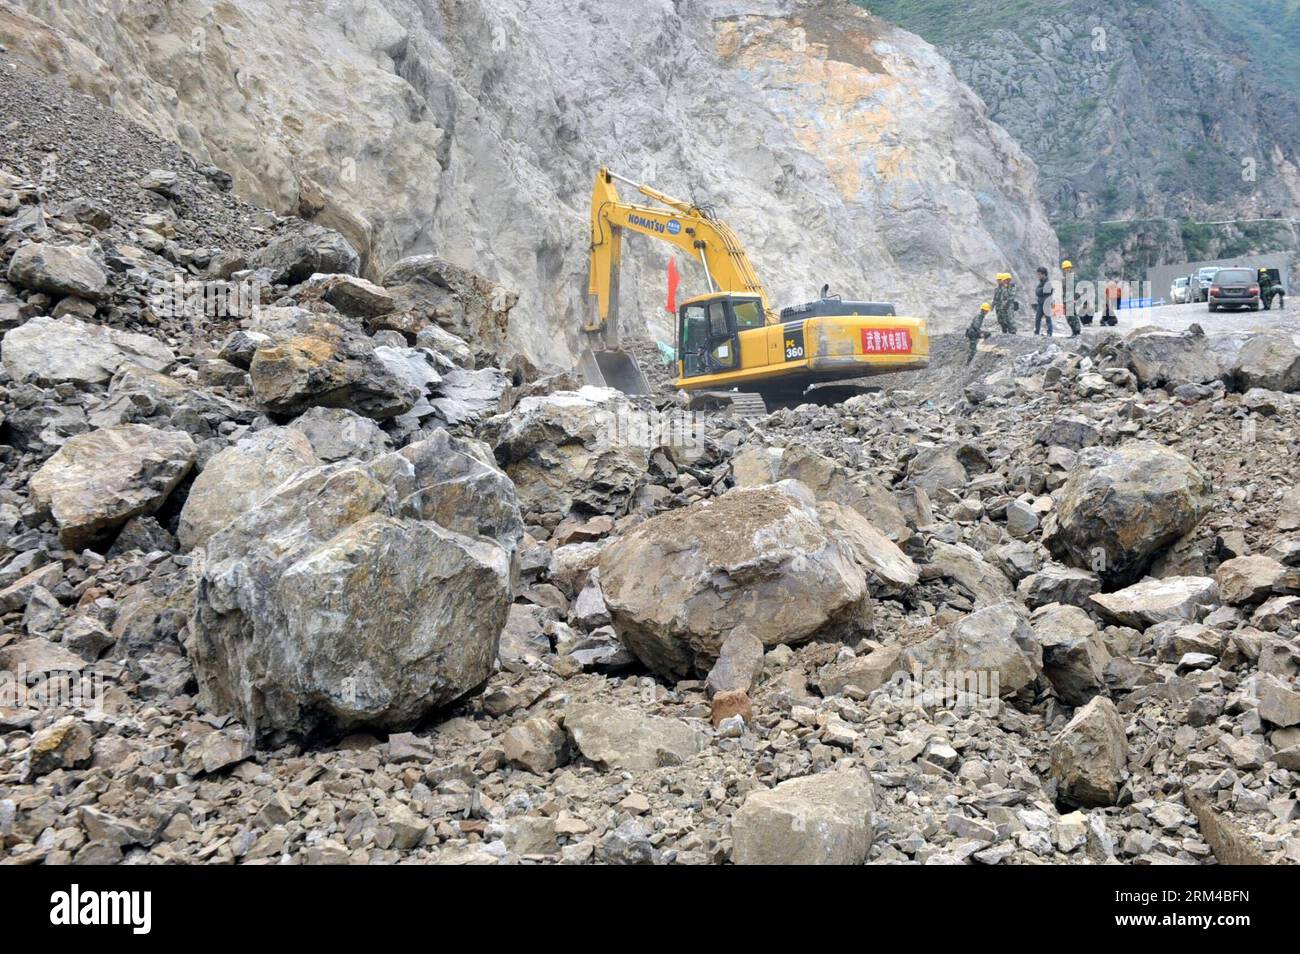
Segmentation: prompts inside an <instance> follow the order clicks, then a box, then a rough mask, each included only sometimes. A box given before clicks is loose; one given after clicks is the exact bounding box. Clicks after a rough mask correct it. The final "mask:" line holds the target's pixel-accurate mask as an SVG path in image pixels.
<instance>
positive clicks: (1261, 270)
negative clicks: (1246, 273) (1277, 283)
mask: <svg viewBox="0 0 1300 954" xmlns="http://www.w3.org/2000/svg"><path fill="white" fill-rule="evenodd" d="M1266 271H1268V269H1267V268H1261V269H1260V272H1261V273H1263V272H1266Z"/></svg>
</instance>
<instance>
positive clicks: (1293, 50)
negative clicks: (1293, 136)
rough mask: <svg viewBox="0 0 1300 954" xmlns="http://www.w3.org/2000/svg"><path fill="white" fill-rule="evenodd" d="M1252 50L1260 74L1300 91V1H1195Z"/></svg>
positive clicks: (1276, 82)
mask: <svg viewBox="0 0 1300 954" xmlns="http://www.w3.org/2000/svg"><path fill="white" fill-rule="evenodd" d="M1191 2H1192V3H1195V4H1196V5H1197V6H1199V7H1201V8H1202V9H1203V10H1204V11H1205V12H1206V13H1207V14H1208V15H1210V16H1213V17H1214V18H1215V19H1216V20H1217V21H1218V23H1219V25H1220V26H1221V27H1222V28H1223V30H1224V31H1225V33H1227V34H1228V36H1230V37H1231V38H1232V39H1233V40H1234V41H1236V42H1237V43H1240V44H1241V45H1243V46H1246V47H1248V48H1249V49H1250V51H1251V54H1252V57H1251V58H1252V59H1253V60H1254V62H1255V64H1256V66H1257V67H1258V70H1257V72H1256V75H1257V76H1258V77H1259V79H1261V80H1262V81H1265V82H1272V83H1275V84H1276V85H1278V86H1280V87H1281V88H1282V89H1285V90H1287V91H1289V92H1291V93H1300V0H1191Z"/></svg>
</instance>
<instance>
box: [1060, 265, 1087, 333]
mask: <svg viewBox="0 0 1300 954" xmlns="http://www.w3.org/2000/svg"><path fill="white" fill-rule="evenodd" d="M1061 271H1062V272H1064V273H1065V282H1064V284H1063V286H1062V294H1061V305H1062V307H1063V308H1064V309H1065V323H1066V324H1068V325H1069V326H1070V337H1071V338H1077V337H1079V335H1081V334H1082V333H1083V325H1082V324H1081V323H1080V321H1079V315H1078V308H1077V307H1076V304H1075V300H1074V262H1072V261H1070V260H1069V259H1068V258H1067V259H1066V260H1065V261H1063V262H1062V263H1061Z"/></svg>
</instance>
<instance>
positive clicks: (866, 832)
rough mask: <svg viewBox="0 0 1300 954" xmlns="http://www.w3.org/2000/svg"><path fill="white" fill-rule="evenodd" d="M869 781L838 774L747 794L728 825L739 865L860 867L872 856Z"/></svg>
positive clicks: (853, 773)
mask: <svg viewBox="0 0 1300 954" xmlns="http://www.w3.org/2000/svg"><path fill="white" fill-rule="evenodd" d="M874 809H875V788H874V786H873V785H872V782H871V776H870V775H869V774H867V773H866V772H864V771H861V770H858V769H840V770H838V771H830V772H822V773H821V774H818V775H806V776H804V777H802V778H792V779H789V780H788V781H785V782H782V783H781V784H780V785H778V786H776V788H772V789H766V790H762V791H756V792H752V793H750V795H749V796H748V797H746V799H745V801H744V803H743V804H742V805H741V806H740V808H739V810H737V812H736V814H735V815H734V816H733V817H732V820H731V837H732V849H731V860H732V862H733V863H735V864H738V865H860V864H862V863H863V862H864V861H866V860H867V854H868V852H870V851H871V840H872V813H873V811H874Z"/></svg>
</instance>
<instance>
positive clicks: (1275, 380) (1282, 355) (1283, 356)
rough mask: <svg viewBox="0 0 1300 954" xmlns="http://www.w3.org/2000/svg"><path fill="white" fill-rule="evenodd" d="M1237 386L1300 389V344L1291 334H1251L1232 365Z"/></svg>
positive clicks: (1275, 389) (1245, 388) (1243, 388)
mask: <svg viewBox="0 0 1300 954" xmlns="http://www.w3.org/2000/svg"><path fill="white" fill-rule="evenodd" d="M1232 377H1233V381H1234V383H1235V384H1236V386H1237V388H1238V389H1239V390H1241V391H1249V390H1250V389H1251V388H1264V389H1266V390H1269V391H1300V346H1297V345H1296V343H1295V339H1294V338H1293V337H1292V336H1291V335H1289V334H1272V333H1270V334H1257V335H1251V336H1250V337H1249V338H1247V339H1246V342H1245V343H1244V344H1243V345H1242V346H1241V350H1240V351H1238V352H1237V360H1236V362H1235V363H1234V364H1233V367H1232Z"/></svg>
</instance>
